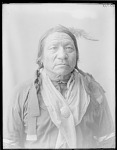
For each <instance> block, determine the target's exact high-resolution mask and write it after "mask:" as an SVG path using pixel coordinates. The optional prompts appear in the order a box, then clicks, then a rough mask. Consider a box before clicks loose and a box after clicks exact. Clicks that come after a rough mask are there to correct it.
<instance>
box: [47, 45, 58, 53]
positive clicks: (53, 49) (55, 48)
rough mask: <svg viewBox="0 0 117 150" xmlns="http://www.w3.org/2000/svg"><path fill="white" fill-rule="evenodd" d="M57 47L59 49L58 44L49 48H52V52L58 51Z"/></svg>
mask: <svg viewBox="0 0 117 150" xmlns="http://www.w3.org/2000/svg"><path fill="white" fill-rule="evenodd" d="M57 49H58V47H57V46H51V47H50V48H49V50H51V51H52V52H54V51H56V50H57Z"/></svg>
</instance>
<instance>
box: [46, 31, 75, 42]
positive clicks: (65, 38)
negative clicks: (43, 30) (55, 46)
mask: <svg viewBox="0 0 117 150" xmlns="http://www.w3.org/2000/svg"><path fill="white" fill-rule="evenodd" d="M44 42H45V44H47V45H48V44H51V43H54V42H55V43H56V42H70V43H74V42H73V40H72V38H71V37H70V36H69V35H68V34H66V33H62V32H54V33H52V34H50V35H49V36H48V37H47V38H46V39H45V40H44Z"/></svg>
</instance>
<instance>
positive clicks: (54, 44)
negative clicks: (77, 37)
mask: <svg viewBox="0 0 117 150" xmlns="http://www.w3.org/2000/svg"><path fill="white" fill-rule="evenodd" d="M43 48H44V52H43V57H42V62H43V65H44V69H45V70H47V71H50V72H52V73H54V74H57V75H63V76H64V75H67V74H69V73H70V72H71V71H73V69H74V67H75V65H76V49H75V46H74V42H73V40H72V38H71V37H70V36H69V35H68V34H66V33H62V32H54V33H52V34H50V35H49V36H48V37H47V38H46V39H45V40H44V46H43Z"/></svg>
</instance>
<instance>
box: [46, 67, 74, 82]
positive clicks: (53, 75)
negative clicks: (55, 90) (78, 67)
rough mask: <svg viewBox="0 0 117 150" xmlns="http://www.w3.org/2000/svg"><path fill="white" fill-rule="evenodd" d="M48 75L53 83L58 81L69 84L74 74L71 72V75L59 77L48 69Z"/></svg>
mask: <svg viewBox="0 0 117 150" xmlns="http://www.w3.org/2000/svg"><path fill="white" fill-rule="evenodd" d="M44 70H45V72H46V74H47V75H48V76H49V78H50V79H51V80H52V81H57V82H67V81H68V80H69V79H70V77H71V74H72V72H73V71H72V72H70V73H69V74H67V75H59V74H55V73H53V72H52V71H50V70H47V69H44Z"/></svg>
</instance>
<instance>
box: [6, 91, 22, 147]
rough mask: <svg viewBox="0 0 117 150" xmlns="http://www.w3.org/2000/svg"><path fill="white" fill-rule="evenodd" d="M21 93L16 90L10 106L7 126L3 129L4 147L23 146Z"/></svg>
mask: <svg viewBox="0 0 117 150" xmlns="http://www.w3.org/2000/svg"><path fill="white" fill-rule="evenodd" d="M20 99H21V97H20V93H19V91H18V90H15V92H14V94H13V95H12V98H11V101H10V105H9V108H8V113H7V118H6V123H5V127H4V130H3V147H4V148H21V147H23V140H24V135H23V134H24V131H23V122H22V117H21V108H20Z"/></svg>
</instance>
